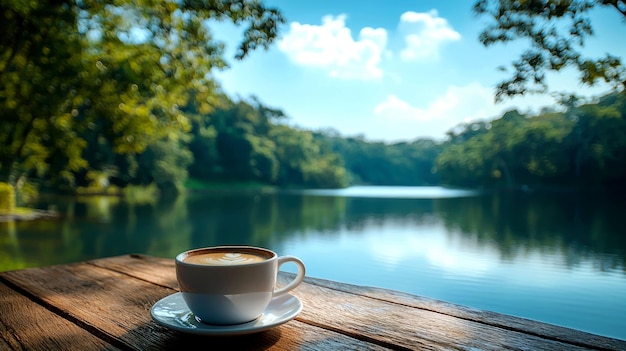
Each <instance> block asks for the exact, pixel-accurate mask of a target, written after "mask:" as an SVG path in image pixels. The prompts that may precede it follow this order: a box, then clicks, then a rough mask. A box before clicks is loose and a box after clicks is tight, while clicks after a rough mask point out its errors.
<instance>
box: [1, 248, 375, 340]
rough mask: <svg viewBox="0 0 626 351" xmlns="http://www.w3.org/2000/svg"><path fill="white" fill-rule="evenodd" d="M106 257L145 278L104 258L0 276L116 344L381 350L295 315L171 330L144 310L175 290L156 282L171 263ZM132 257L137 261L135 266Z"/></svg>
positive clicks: (162, 279) (164, 279)
mask: <svg viewBox="0 0 626 351" xmlns="http://www.w3.org/2000/svg"><path fill="white" fill-rule="evenodd" d="M128 257H130V256H128ZM102 262H105V263H106V262H108V261H106V260H104V261H101V262H100V263H102ZM110 262H111V264H112V266H114V267H115V266H116V265H117V264H119V263H122V266H123V267H125V268H124V269H128V270H130V271H131V272H133V273H140V274H139V275H143V276H144V277H145V278H146V279H137V278H135V277H134V275H129V274H125V273H123V272H118V271H114V270H110V269H106V268H105V267H103V266H105V265H106V264H101V265H96V264H90V263H78V264H70V265H63V266H51V267H43V268H33V269H26V270H20V271H12V272H5V273H2V274H0V279H2V280H5V281H7V282H9V283H10V284H12V285H15V286H19V287H20V288H21V289H22V290H23V291H24V293H25V294H26V295H27V296H29V297H30V298H32V299H34V300H37V301H38V302H39V303H41V304H44V305H47V306H51V307H52V308H53V309H54V310H56V311H57V313H58V315H62V316H64V317H65V318H67V319H68V320H70V321H73V322H74V323H79V324H81V326H82V327H83V328H85V329H86V330H87V331H89V332H91V333H92V334H94V335H99V336H101V337H102V338H103V339H105V340H107V341H110V342H113V343H115V344H116V345H120V346H121V348H122V349H129V350H147V349H148V350H169V349H176V350H180V349H181V347H182V346H183V345H188V346H193V345H197V343H199V342H202V343H207V342H208V343H211V344H214V345H217V344H219V345H224V347H225V348H228V349H234V350H238V349H246V350H294V349H301V350H325V349H326V350H327V349H347V350H361V349H362V350H385V348H384V347H381V346H379V345H376V344H371V343H367V342H363V341H361V340H359V339H355V338H351V337H349V336H346V335H342V334H340V333H336V332H334V331H330V330H325V329H323V328H320V327H317V326H313V325H309V324H305V323H301V322H298V321H291V322H289V323H287V324H284V325H282V326H280V327H277V328H274V329H272V330H270V331H267V332H262V333H257V334H253V335H249V336H243V337H242V336H237V337H217V338H216V337H207V336H197V335H188V334H185V333H180V332H177V331H172V330H170V329H168V328H165V327H162V326H160V325H158V324H156V323H155V322H154V321H152V319H151V317H150V312H149V311H150V308H151V307H152V305H153V304H154V303H155V302H156V301H158V300H159V299H161V298H163V297H165V296H167V295H169V294H172V293H174V292H175V291H176V290H174V289H172V288H169V287H167V286H163V285H162V284H163V283H167V282H168V281H169V282H170V283H171V279H169V278H168V276H170V275H171V273H172V272H169V271H170V270H171V268H172V266H171V265H170V266H166V267H165V268H163V267H161V266H159V265H158V264H157V265H152V264H151V263H148V264H147V265H143V264H142V263H141V262H142V261H140V260H137V259H131V260H130V261H127V262H126V263H125V264H124V262H123V261H122V262H120V261H119V260H117V259H112V260H111V261H110ZM133 263H138V266H137V267H136V268H137V269H134V267H133ZM150 267H152V268H150ZM165 271H167V273H164V272H165ZM150 280H155V281H157V282H160V283H159V284H155V283H152V282H151V281H150ZM51 349H55V348H51Z"/></svg>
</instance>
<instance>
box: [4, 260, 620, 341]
mask: <svg viewBox="0 0 626 351" xmlns="http://www.w3.org/2000/svg"><path fill="white" fill-rule="evenodd" d="M292 278H293V274H290V273H283V272H281V273H280V275H279V285H282V284H285V282H287V281H288V280H290V279H292ZM2 283H4V284H6V285H2ZM177 290H178V284H177V282H176V273H175V267H174V261H173V260H172V259H163V258H156V257H150V256H144V255H124V256H118V257H110V258H105V259H98V260H92V261H87V262H82V263H76V264H69V265H61V266H50V267H41V268H32V269H25V270H19V271H12V272H4V273H0V312H1V313H0V332H1V333H2V334H0V335H1V338H0V349H4V348H6V349H9V350H11V349H21V348H22V347H21V346H22V344H21V342H23V341H24V340H26V342H27V344H26V345H31V346H33V347H32V349H63V348H62V347H55V346H58V344H55V343H54V342H58V341H54V342H52V341H51V344H49V343H47V341H46V343H41V341H40V339H46V340H47V339H52V340H61V342H66V343H67V342H69V341H71V340H73V339H74V334H72V333H82V334H84V335H86V336H87V337H88V338H87V339H86V340H88V341H85V343H86V345H85V347H84V349H94V348H96V349H113V348H114V347H117V348H120V349H124V350H152V349H155V350H170V349H176V350H179V349H185V348H186V347H193V346H195V345H198V344H200V345H207V348H209V349H233V350H241V349H252V350H335V349H336V350H384V349H394V350H472V351H475V350H533V351H534V350H539V351H541V350H551V351H552V350H554V351H560V350H568V351H570V350H571V351H580V350H626V341H622V340H616V339H611V338H605V337H602V336H597V335H593V334H588V333H583V332H579V331H576V330H572V329H568V328H562V327H557V326H553V325H549V324H545V323H540V322H535V321H531V320H526V319H521V318H516V317H513V316H506V315H501V314H498V313H493V312H487V311H481V310H476V309H471V308H467V307H463V306H458V305H454V304H450V303H445V302H442V301H437V300H432V299H427V298H423V297H419V296H414V295H410V294H404V293H399V292H394V291H389V290H383V289H377V288H367V287H359V286H353V285H348V284H342V283H337V282H331V281H326V280H321V279H315V278H310V277H307V278H306V279H305V282H304V283H303V284H302V285H300V286H299V287H298V288H296V289H295V290H294V291H293V292H292V293H293V294H294V295H296V296H298V297H299V298H300V299H301V300H302V301H303V304H304V309H303V311H302V313H301V314H300V315H299V316H298V317H297V318H296V320H293V321H290V322H288V323H286V324H284V325H282V326H280V327H277V328H274V329H271V330H269V331H266V332H262V333H257V334H253V335H247V336H237V337H208V336H198V335H190V334H185V333H180V332H176V331H172V330H170V329H168V328H165V327H162V326H160V325H158V324H156V323H155V322H154V321H152V319H151V317H150V313H149V310H150V308H151V307H152V305H153V304H154V303H155V302H156V301H158V300H159V299H161V298H163V297H165V296H167V295H170V294H172V293H174V292H176V291H177ZM5 293H6V294H5ZM5 295H6V296H5ZM43 306H45V308H44V307H43ZM24 314H32V315H41V316H45V319H46V320H48V319H50V320H51V321H53V323H51V324H50V325H51V326H52V330H44V329H43V327H42V329H37V328H39V327H34V328H30V329H29V324H28V323H26V324H20V323H21V322H20V321H16V320H15V316H17V315H24ZM44 324H45V325H48V324H46V323H44ZM44 324H42V325H44ZM74 329H75V330H74ZM32 330H35V331H37V332H32ZM68 333H69V334H68ZM82 334H81V335H82ZM64 335H72V336H71V337H64ZM76 335H77V336H76V338H78V337H79V336H78V335H79V334H76ZM81 339H82V337H81ZM92 343H95V344H92ZM45 345H47V346H52V347H49V348H45V347H44V346H45ZM94 345H95V346H94ZM26 349H30V348H29V347H26ZM72 349H74V348H72ZM76 349H83V348H76Z"/></svg>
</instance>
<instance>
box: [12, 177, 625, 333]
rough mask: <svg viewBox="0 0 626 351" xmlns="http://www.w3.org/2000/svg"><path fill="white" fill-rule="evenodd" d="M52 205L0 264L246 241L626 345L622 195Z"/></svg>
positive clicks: (296, 193)
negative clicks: (50, 214)
mask: <svg viewBox="0 0 626 351" xmlns="http://www.w3.org/2000/svg"><path fill="white" fill-rule="evenodd" d="M51 205H52V206H54V207H55V208H56V209H57V210H58V211H59V212H60V213H61V214H62V217H61V218H60V219H56V220H41V221H25V222H4V223H0V271H6V270H13V269H20V268H26V267H36V266H46V265H52V264H59V263H67V262H76V261H81V260H86V259H93V258H99V257H107V256H115V255H122V254H127V253H144V254H149V255H154V256H159V257H165V258H174V256H175V255H176V254H177V253H179V252H181V251H184V250H187V249H189V248H194V247H202V246H213V245H225V244H247V245H256V246H263V247H267V248H270V249H273V250H274V251H276V252H278V253H279V254H280V255H295V256H298V257H300V258H301V259H302V260H303V261H304V262H305V264H306V265H307V275H308V276H311V277H316V278H323V279H330V280H336V281H341V282H347V283H352V284H358V285H367V286H375V287H382V288H387V289H393V290H400V291H404V292H408V293H412V294H417V295H421V296H427V297H431V298H434V299H439V300H444V301H448V302H452V303H457V304H462V305H466V306H471V307H476V308H480V309H486V310H491V311H497V312H501V313H506V314H510V315H515V316H520V317H525V318H530V319H535V320H541V321H545V322H548V323H553V324H558V325H562V326H567V327H571V328H576V329H580V330H585V331H588V332H592V333H596V334H601V335H605V336H610V337H615V338H619V339H624V340H626V318H624V316H626V230H624V228H623V226H624V222H625V219H626V218H625V217H624V216H625V214H626V201H625V200H624V198H623V197H618V196H608V195H599V194H595V195H593V194H571V193H558V194H539V193H535V192H519V193H512V192H507V193H497V194H481V193H476V192H472V191H464V190H456V189H446V188H440V187H350V188H347V189H339V190H284V191H280V192H265V193H264V192H255V191H237V192H227V191H215V192H210V193H197V194H187V195H185V196H179V197H177V198H175V199H169V200H166V199H163V200H160V201H155V202H154V203H149V204H132V203H128V202H125V201H123V200H122V199H119V198H116V197H83V198H63V197H55V198H42V199H41V202H40V203H38V204H37V207H39V208H48V207H49V206H51ZM284 268H285V270H288V271H293V269H294V268H293V267H290V266H289V265H287V266H285V267H284ZM305 308H306V307H305Z"/></svg>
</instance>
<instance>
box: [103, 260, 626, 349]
mask: <svg viewBox="0 0 626 351" xmlns="http://www.w3.org/2000/svg"><path fill="white" fill-rule="evenodd" d="M134 260H137V261H141V263H137V264H133V263H131V262H132V261H134ZM163 260H164V259H158V258H152V257H144V256H141V255H136V256H132V257H131V256H120V257H117V258H112V259H106V260H102V261H96V262H93V263H94V264H96V265H102V266H106V267H109V268H111V269H116V270H120V271H122V272H124V273H126V274H131V275H135V276H138V277H141V278H142V279H148V280H151V279H152V277H151V276H150V271H151V269H150V267H151V265H152V264H153V263H155V262H161V263H160V264H161V266H162V267H163V268H165V269H166V270H167V271H169V273H167V272H164V273H163V274H162V275H161V276H160V277H158V278H157V279H156V280H158V281H159V282H160V283H162V284H170V285H169V286H171V287H172V288H176V287H177V284H176V281H175V270H174V266H173V261H172V260H165V261H163ZM167 261H169V262H170V263H168V262H167ZM170 265H171V266H170ZM131 266H132V268H133V269H132V270H130V269H128V267H131ZM142 267H143V268H142ZM168 274H169V275H170V276H168ZM290 276H292V275H291V274H289V273H281V275H280V280H282V281H284V280H285V279H290ZM294 294H295V295H297V296H298V297H300V298H301V299H302V300H303V302H304V303H305V309H304V311H303V313H302V314H301V315H300V316H299V317H298V320H299V321H302V322H305V323H308V324H311V325H317V326H320V327H323V328H326V329H331V330H335V331H337V332H339V333H343V334H345V335H349V336H351V337H355V338H362V339H364V340H369V341H371V342H375V343H379V344H381V345H398V346H399V347H402V348H406V349H415V348H420V349H433V350H448V349H466V348H476V349H484V350H502V349H507V348H519V349H529V350H587V349H591V350H594V349H595V350H624V349H626V346H625V345H626V343H624V342H622V341H620V340H615V339H611V338H604V337H601V336H596V335H593V334H588V333H582V332H580V335H582V336H577V335H579V334H578V333H579V332H578V331H574V330H571V329H567V328H562V327H556V326H552V325H548V324H545V323H537V322H533V323H531V322H532V321H527V320H521V319H519V318H516V317H512V316H505V315H500V314H497V313H493V312H485V311H480V310H474V309H470V308H463V307H462V306H456V305H453V304H448V303H444V302H440V301H435V300H430V299H425V298H420V297H417V296H413V295H409V294H401V293H399V294H395V293H390V292H389V291H386V290H382V289H374V288H360V287H355V286H351V285H347V284H340V283H336V282H329V281H323V280H319V279H312V278H309V277H307V279H306V284H303V285H302V286H300V287H298V288H297V289H296V291H295V292H294ZM337 311H341V313H337ZM381 316H382V317H384V318H382V317H381ZM482 318H484V320H483V319H482ZM493 320H495V321H496V322H493ZM555 328H556V329H555ZM559 329H565V330H567V331H569V332H571V333H573V334H575V335H574V336H576V338H577V339H575V340H574V341H573V342H572V341H570V340H568V339H564V340H560V339H555V338H554V337H553V336H554V335H555V334H558V332H559ZM555 330H557V332H555ZM561 334H562V335H561V337H565V336H566V333H561ZM546 335H547V336H546ZM585 337H590V338H591V339H592V343H590V342H584V338H585ZM579 341H581V342H580V343H579ZM593 342H597V344H594V343H593Z"/></svg>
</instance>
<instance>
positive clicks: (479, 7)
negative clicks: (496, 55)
mask: <svg viewBox="0 0 626 351" xmlns="http://www.w3.org/2000/svg"><path fill="white" fill-rule="evenodd" d="M596 7H611V8H614V9H615V10H617V11H618V12H619V13H620V14H622V15H623V16H624V18H625V19H626V1H624V0H595V1H593V0H524V1H517V0H478V1H476V2H475V4H474V12H475V13H476V14H477V15H479V16H483V15H484V16H488V17H490V19H492V20H493V22H491V23H490V24H489V25H488V26H487V27H486V28H485V29H484V30H483V31H482V33H481V34H480V38H479V39H480V42H481V43H482V44H483V45H485V46H490V45H493V44H496V43H507V42H510V41H513V40H517V39H528V40H529V41H530V46H531V47H530V48H529V49H528V50H526V51H525V52H523V53H522V54H521V57H520V58H519V59H518V60H517V61H515V62H513V64H512V66H513V69H514V72H513V75H512V77H511V78H509V79H507V80H504V81H502V82H501V83H499V84H498V86H497V89H496V94H495V95H496V100H497V101H500V100H502V99H503V98H506V97H514V96H516V95H524V94H526V93H543V92H546V90H547V84H546V81H545V73H546V72H547V71H560V70H562V69H564V68H566V67H574V68H575V69H577V70H578V71H579V72H580V73H581V76H580V81H581V82H582V83H583V84H586V85H589V86H591V85H594V84H596V83H597V82H599V81H605V82H607V83H609V84H611V85H612V86H613V87H614V88H615V89H616V90H623V91H626V90H624V89H625V88H626V67H625V66H624V64H622V62H621V60H620V58H619V57H616V56H613V55H610V54H606V56H604V57H600V58H588V57H584V56H583V55H582V54H581V52H580V51H581V50H580V49H581V48H582V47H583V46H584V43H585V39H586V38H587V37H589V36H591V35H593V28H592V25H591V20H590V17H589V12H590V11H591V10H592V9H594V8H596ZM502 69H503V70H504V68H502Z"/></svg>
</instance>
